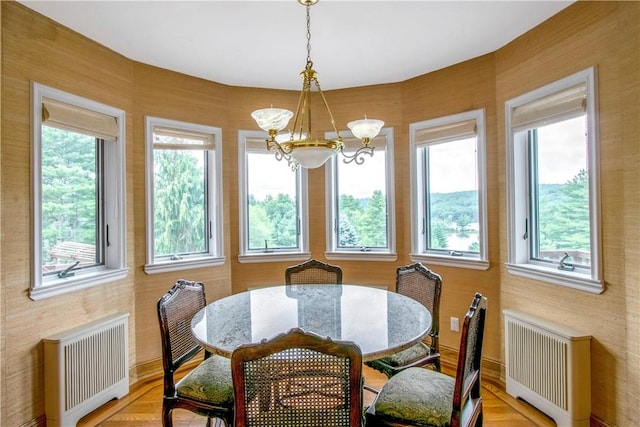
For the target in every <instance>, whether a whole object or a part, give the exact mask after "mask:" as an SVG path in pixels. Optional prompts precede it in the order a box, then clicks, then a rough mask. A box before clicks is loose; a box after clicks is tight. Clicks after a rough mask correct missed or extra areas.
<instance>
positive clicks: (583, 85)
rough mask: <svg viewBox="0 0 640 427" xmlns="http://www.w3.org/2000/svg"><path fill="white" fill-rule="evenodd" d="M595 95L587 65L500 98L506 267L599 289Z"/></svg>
mask: <svg viewBox="0 0 640 427" xmlns="http://www.w3.org/2000/svg"><path fill="white" fill-rule="evenodd" d="M595 95H596V94H595V70H594V69H593V68H590V69H587V70H584V71H581V72H579V73H576V74H574V75H572V76H569V77H567V78H564V79H562V80H559V81H557V82H554V83H552V84H549V85H547V86H545V87H542V88H540V89H537V90H534V91H532V92H529V93H527V94H525V95H522V96H519V97H517V98H515V99H512V100H510V101H508V102H507V103H506V112H505V114H506V119H507V120H506V125H507V138H508V140H507V161H508V163H507V166H508V170H507V172H508V177H507V178H508V179H507V183H508V244H509V246H508V250H509V255H508V263H507V269H508V271H509V272H510V273H512V274H517V275H521V276H525V277H529V278H533V279H537V280H543V281H547V282H550V283H555V284H558V285H562V286H568V287H572V288H576V289H581V290H586V291H589V292H596V293H599V292H602V291H603V284H602V282H601V273H600V269H601V268H600V259H599V258H600V257H599V252H600V250H599V228H600V224H599V218H600V214H599V210H598V209H599V208H598V206H599V202H598V197H599V194H598V186H599V184H598V168H597V166H598V149H597V139H596V110H595V105H596V99H595Z"/></svg>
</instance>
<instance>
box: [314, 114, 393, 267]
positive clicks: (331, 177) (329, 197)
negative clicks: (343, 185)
mask: <svg viewBox="0 0 640 427" xmlns="http://www.w3.org/2000/svg"><path fill="white" fill-rule="evenodd" d="M340 135H341V136H342V137H343V139H350V138H355V137H354V135H353V133H352V132H351V131H347V130H345V131H340ZM379 137H384V138H385V148H384V151H385V199H386V207H387V212H386V215H387V247H386V248H367V249H366V250H361V249H360V250H356V249H350V250H349V249H340V248H338V245H337V241H338V236H337V231H336V227H335V224H336V216H337V215H336V211H337V207H338V195H337V189H336V185H335V183H336V173H337V162H342V161H343V160H344V159H343V156H342V155H340V154H338V155H336V156H333V157H331V158H330V159H329V160H328V161H327V163H326V164H325V205H326V211H325V218H326V224H327V229H326V250H325V257H326V258H327V259H328V260H343V261H347V260H354V261H395V260H397V259H398V254H397V253H396V217H395V198H394V197H393V196H394V195H395V180H394V177H395V175H394V150H393V146H394V130H393V128H392V127H383V128H382V129H381V130H380V133H379V134H378V136H376V138H379ZM325 138H327V139H335V138H337V135H336V133H335V132H327V133H325ZM379 150H380V149H379V148H376V149H374V152H373V155H374V156H375V155H376V152H377V151H379ZM364 161H365V162H366V161H367V157H366V156H365V157H364ZM330 224H334V225H333V226H331V225H330Z"/></svg>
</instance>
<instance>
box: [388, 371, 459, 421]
mask: <svg viewBox="0 0 640 427" xmlns="http://www.w3.org/2000/svg"><path fill="white" fill-rule="evenodd" d="M454 385H455V378H452V377H450V376H448V375H445V374H442V373H440V372H436V371H433V370H431V369H424V368H409V369H406V370H404V371H402V372H400V373H398V374H396V375H394V376H393V377H391V378H390V379H389V381H388V382H387V383H386V384H385V385H384V386H383V387H382V389H381V390H380V394H378V398H377V399H376V402H375V413H376V416H377V417H381V418H386V419H391V420H399V421H405V422H409V423H412V424H414V425H419V426H434V427H448V426H449V423H450V420H451V411H452V408H453V388H454Z"/></svg>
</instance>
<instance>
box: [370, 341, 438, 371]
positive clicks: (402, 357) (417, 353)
mask: <svg viewBox="0 0 640 427" xmlns="http://www.w3.org/2000/svg"><path fill="white" fill-rule="evenodd" d="M430 354H431V349H430V348H429V346H427V345H426V344H424V343H422V342H419V343H418V344H415V345H413V346H411V347H409V348H408V349H406V350H402V351H400V352H398V353H395V354H393V355H391V356H387V357H383V358H382V359H381V360H382V361H383V362H385V363H386V364H388V365H389V366H393V367H397V366H405V365H408V364H409V363H411V362H414V361H416V360H420V359H423V358H425V357H427V356H429V355H430Z"/></svg>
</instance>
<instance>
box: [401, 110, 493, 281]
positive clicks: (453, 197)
mask: <svg viewBox="0 0 640 427" xmlns="http://www.w3.org/2000/svg"><path fill="white" fill-rule="evenodd" d="M484 129H485V125H484V110H473V111H468V112H464V113H460V114H455V115H451V116H446V117H440V118H436V119H431V120H426V121H423V122H419V123H412V124H411V125H410V126H409V133H410V145H411V147H410V150H411V151H410V152H411V215H412V216H411V229H412V233H411V235H412V254H411V257H412V259H414V260H417V261H422V262H428V263H429V264H439V265H448V266H454V267H463V268H472V269H485V270H486V269H487V268H489V261H488V259H487V212H486V205H487V202H486V193H487V190H486V166H485V131H484Z"/></svg>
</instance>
